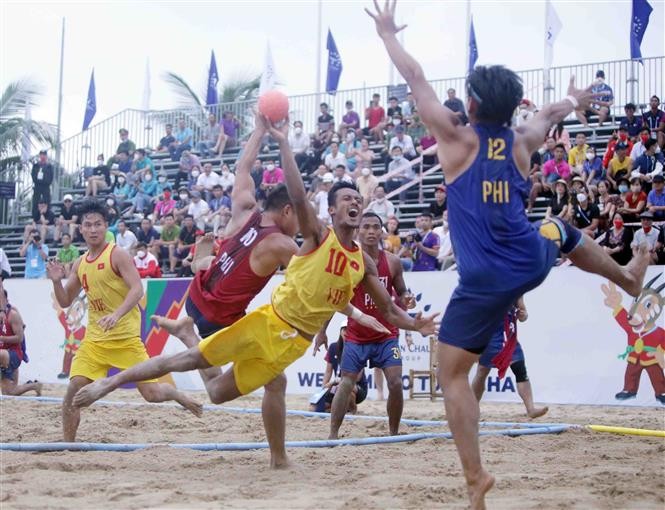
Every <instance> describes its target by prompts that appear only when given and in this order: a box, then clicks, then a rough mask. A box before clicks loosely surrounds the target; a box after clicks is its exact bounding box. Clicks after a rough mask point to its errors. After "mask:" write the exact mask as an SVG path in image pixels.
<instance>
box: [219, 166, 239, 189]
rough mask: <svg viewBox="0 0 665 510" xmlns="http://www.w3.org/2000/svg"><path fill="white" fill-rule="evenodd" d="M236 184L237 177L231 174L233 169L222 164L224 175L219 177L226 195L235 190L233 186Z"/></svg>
mask: <svg viewBox="0 0 665 510" xmlns="http://www.w3.org/2000/svg"><path fill="white" fill-rule="evenodd" d="M235 182H236V176H235V174H234V173H233V172H231V169H230V168H229V165H227V164H226V163H223V164H222V175H221V176H220V177H219V184H220V186H221V187H222V189H223V190H224V193H231V191H232V190H233V185H234V184H235Z"/></svg>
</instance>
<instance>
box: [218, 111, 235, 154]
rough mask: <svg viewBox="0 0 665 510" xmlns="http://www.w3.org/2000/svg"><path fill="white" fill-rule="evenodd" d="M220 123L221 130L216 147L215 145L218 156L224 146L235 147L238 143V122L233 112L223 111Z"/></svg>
mask: <svg viewBox="0 0 665 510" xmlns="http://www.w3.org/2000/svg"><path fill="white" fill-rule="evenodd" d="M221 125H222V130H221V132H220V134H219V142H218V143H217V147H215V152H217V153H218V154H219V155H220V156H222V154H224V149H226V147H229V148H230V147H235V146H236V144H237V143H238V132H239V131H240V122H239V121H238V119H236V118H235V115H234V114H233V112H224V114H223V115H222V122H221Z"/></svg>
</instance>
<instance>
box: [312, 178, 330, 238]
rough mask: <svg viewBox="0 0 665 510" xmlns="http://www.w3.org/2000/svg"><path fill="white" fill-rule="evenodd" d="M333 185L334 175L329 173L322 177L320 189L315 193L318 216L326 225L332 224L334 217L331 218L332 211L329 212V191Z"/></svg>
mask: <svg viewBox="0 0 665 510" xmlns="http://www.w3.org/2000/svg"><path fill="white" fill-rule="evenodd" d="M332 186H333V175H332V174H331V173H327V174H325V175H324V176H323V178H322V179H321V184H320V185H319V191H318V192H317V193H316V195H314V207H315V208H316V210H317V211H318V212H317V214H316V217H317V218H318V219H319V221H320V222H321V223H323V224H324V225H330V224H331V222H332V219H331V218H330V213H329V212H328V192H329V191H330V188H332Z"/></svg>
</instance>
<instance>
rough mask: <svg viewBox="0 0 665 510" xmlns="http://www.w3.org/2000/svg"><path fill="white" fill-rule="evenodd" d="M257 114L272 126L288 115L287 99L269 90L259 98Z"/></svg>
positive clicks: (281, 94) (275, 91)
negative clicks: (263, 116) (266, 118)
mask: <svg viewBox="0 0 665 510" xmlns="http://www.w3.org/2000/svg"><path fill="white" fill-rule="evenodd" d="M259 113H260V114H261V115H265V116H266V117H268V120H269V121H270V122H272V123H273V124H274V123H276V122H279V121H281V120H284V119H285V118H286V117H287V116H288V115H289V98H288V97H286V95H284V94H283V93H281V92H280V91H278V90H269V91H267V92H264V93H263V94H261V96H260V97H259Z"/></svg>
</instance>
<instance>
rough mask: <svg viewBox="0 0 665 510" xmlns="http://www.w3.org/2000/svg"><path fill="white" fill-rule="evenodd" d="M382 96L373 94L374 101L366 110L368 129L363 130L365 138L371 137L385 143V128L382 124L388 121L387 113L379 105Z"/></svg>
mask: <svg viewBox="0 0 665 510" xmlns="http://www.w3.org/2000/svg"><path fill="white" fill-rule="evenodd" d="M380 101H381V96H380V95H379V94H372V101H370V103H369V106H368V107H367V108H365V120H367V127H366V128H365V129H363V133H364V134H365V136H371V137H372V139H373V140H374V141H375V142H377V141H383V126H382V123H383V122H384V121H385V119H386V111H385V110H384V109H383V106H381V105H380V104H379V103H380Z"/></svg>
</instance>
